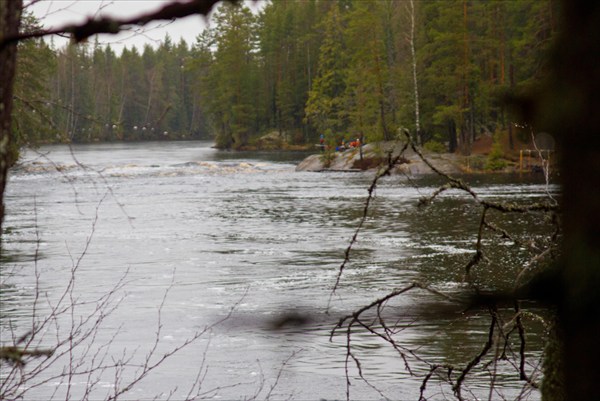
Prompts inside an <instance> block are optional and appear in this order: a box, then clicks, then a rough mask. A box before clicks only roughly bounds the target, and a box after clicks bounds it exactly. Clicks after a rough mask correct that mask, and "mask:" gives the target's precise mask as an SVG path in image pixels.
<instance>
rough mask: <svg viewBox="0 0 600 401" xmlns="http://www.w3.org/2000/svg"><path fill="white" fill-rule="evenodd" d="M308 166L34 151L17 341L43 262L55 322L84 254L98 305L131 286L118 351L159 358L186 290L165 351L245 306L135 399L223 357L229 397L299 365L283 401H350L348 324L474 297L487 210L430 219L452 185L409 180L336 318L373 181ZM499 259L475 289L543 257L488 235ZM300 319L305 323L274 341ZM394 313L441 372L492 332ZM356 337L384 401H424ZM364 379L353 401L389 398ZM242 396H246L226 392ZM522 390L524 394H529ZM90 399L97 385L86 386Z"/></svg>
mask: <svg viewBox="0 0 600 401" xmlns="http://www.w3.org/2000/svg"><path fill="white" fill-rule="evenodd" d="M304 156H305V154H302V153H280V154H274V153H265V152H263V153H232V152H222V151H217V150H215V149H212V148H211V147H210V144H208V143H206V142H177V143H149V144H102V145H79V146H75V147H73V151H72V153H71V151H70V150H69V149H68V148H66V147H64V146H49V147H43V148H41V149H40V150H39V151H38V152H35V153H34V152H30V153H28V154H27V157H26V160H25V161H24V162H23V163H22V164H21V165H20V166H18V167H17V168H15V169H14V170H13V171H12V174H11V177H10V185H9V188H8V191H7V193H6V204H7V210H8V213H7V218H6V222H5V226H6V231H5V233H4V235H3V240H4V243H3V248H2V265H1V269H2V284H1V285H0V295H1V296H2V304H1V307H0V329H1V330H2V333H3V335H2V341H3V342H4V341H6V338H10V337H7V336H6V334H7V333H10V332H11V331H14V332H15V333H16V335H20V334H23V333H24V332H25V331H27V330H28V329H29V327H30V319H31V307H32V304H33V299H34V295H35V285H36V282H35V274H34V272H35V270H34V263H33V260H34V256H35V255H36V254H37V264H36V267H35V268H37V271H39V272H40V279H39V281H38V283H37V285H38V286H39V291H40V292H41V293H42V294H44V297H45V298H44V301H43V302H40V303H39V304H38V305H37V307H38V313H40V314H43V313H44V312H45V311H47V309H48V308H49V305H52V304H53V302H55V301H56V298H57V297H58V296H60V294H61V293H62V291H63V289H64V287H65V285H66V283H67V282H68V278H69V277H70V271H71V269H72V267H73V266H74V265H75V264H77V260H78V258H79V257H80V255H81V254H82V253H83V252H85V256H84V257H83V258H82V259H81V262H80V263H79V264H78V272H77V282H76V290H75V291H76V294H77V295H78V296H79V297H81V299H95V298H97V297H98V296H100V295H102V294H103V293H105V292H106V291H108V290H110V289H111V288H113V286H114V285H115V283H116V282H117V281H118V280H119V279H120V278H121V277H122V276H123V274H124V273H125V272H126V271H127V272H128V273H127V279H126V282H127V283H126V286H125V288H124V289H123V291H122V292H119V294H118V295H119V296H124V300H123V301H122V302H121V304H120V305H119V308H118V309H116V310H115V311H114V312H113V313H112V314H111V316H110V317H109V318H107V320H106V325H105V326H103V328H102V329H101V330H100V332H99V333H98V338H97V340H98V342H99V343H104V342H106V341H109V340H110V339H111V338H112V337H111V336H112V335H113V334H114V331H115V329H116V328H118V327H121V329H120V333H119V335H118V336H117V337H116V338H115V339H114V340H113V343H112V345H111V349H112V350H113V351H112V352H114V353H115V354H119V353H120V352H122V350H123V349H127V350H132V349H138V348H142V349H146V348H148V347H151V346H152V342H153V341H154V338H155V337H154V336H155V331H156V322H157V308H158V305H159V304H160V300H161V299H162V297H163V295H164V293H165V291H166V290H167V288H169V287H170V286H172V288H171V289H170V290H169V293H168V297H167V301H166V303H165V306H164V309H163V312H162V324H163V329H162V333H161V335H162V338H161V340H162V341H161V344H163V345H164V346H165V347H168V346H169V345H171V344H172V345H175V344H177V343H178V342H181V341H183V340H185V338H186V337H188V336H190V335H191V334H192V333H193V332H194V331H195V330H197V329H198V328H200V327H204V326H205V325H207V324H211V323H212V322H214V321H216V320H218V319H220V318H223V317H224V316H225V315H227V313H229V311H230V310H231V308H232V307H233V306H234V305H236V307H235V310H234V312H233V316H232V318H230V319H229V320H227V321H226V322H225V323H223V324H222V325H220V326H218V327H216V328H215V329H214V330H213V331H212V332H211V334H207V335H206V336H205V338H203V339H202V340H201V341H199V342H198V343H197V344H194V345H193V346H192V348H191V349H188V350H186V351H185V352H184V353H182V354H179V355H177V356H176V357H175V358H174V359H172V360H171V361H169V362H168V363H167V364H166V365H165V368H164V369H161V370H159V371H157V372H155V373H154V376H153V377H154V378H153V379H152V381H145V382H144V384H143V385H142V386H140V388H139V390H136V391H137V392H135V393H133V396H134V397H136V398H144V397H146V398H147V397H149V396H150V395H151V394H157V393H161V392H164V391H165V389H166V388H171V387H173V386H176V387H179V388H183V387H185V386H186V385H187V384H186V383H188V382H190V381H191V380H193V378H194V377H195V374H196V369H195V368H193V369H192V367H197V366H200V365H201V361H202V359H203V358H204V354H205V353H206V361H208V362H207V363H208V365H209V369H208V373H207V374H206V377H205V379H204V381H205V387H206V388H215V387H220V388H221V390H220V391H218V396H219V397H223V398H226V399H227V398H242V397H244V396H251V395H252V394H254V393H255V392H256V391H257V390H256V389H257V387H260V383H261V380H263V381H265V382H266V383H270V384H272V383H273V380H274V379H275V377H277V375H278V374H279V369H280V368H281V366H282V365H284V364H285V370H284V371H283V372H282V373H281V377H280V379H279V381H278V383H277V387H276V389H275V390H274V392H273V393H272V396H273V398H289V397H291V398H295V399H319V398H327V399H329V398H345V378H344V360H345V357H346V354H345V351H344V344H345V338H344V337H343V336H335V337H334V338H333V341H329V332H330V330H331V329H332V327H333V326H334V325H335V323H336V322H337V320H338V319H339V318H340V317H341V316H342V315H344V314H346V313H348V312H351V311H352V310H354V309H355V308H357V307H358V306H361V305H363V304H364V303H365V302H368V301H370V300H373V299H376V298H377V297H380V296H382V295H384V294H386V293H387V292H388V291H389V290H391V289H392V288H398V287H401V286H404V285H406V284H408V283H411V282H414V281H420V282H427V283H430V284H432V285H433V286H435V287H436V288H438V289H440V290H443V291H445V292H447V293H450V294H459V293H460V292H461V291H463V288H464V285H463V284H462V279H463V275H464V266H465V263H466V261H468V260H469V258H470V257H471V256H472V254H473V252H474V243H475V240H476V236H477V225H478V223H479V219H480V217H481V216H480V213H481V211H480V210H479V209H478V208H477V207H476V206H475V205H474V204H473V203H472V202H470V201H469V199H467V198H465V197H464V196H462V195H461V194H460V193H458V192H449V193H448V194H446V195H445V196H443V197H441V198H440V199H438V200H437V201H436V202H435V204H434V205H433V206H432V207H428V208H424V209H420V208H417V207H416V204H417V201H418V199H419V198H420V197H421V196H423V195H425V194H428V193H431V191H432V190H433V189H434V188H435V187H436V185H438V184H439V183H440V180H439V179H437V178H435V177H425V178H421V179H418V180H417V181H416V185H415V183H414V182H409V181H407V180H406V179H405V178H403V177H388V178H386V179H384V180H383V182H382V184H381V185H380V187H379V188H378V190H377V192H376V198H375V199H374V202H373V207H372V209H371V210H370V212H369V215H368V218H367V221H366V222H365V225H364V230H363V231H362V232H361V233H360V235H359V239H358V242H357V243H356V245H355V248H354V250H353V252H352V256H351V261H350V263H349V264H348V266H347V267H346V269H345V272H344V275H343V276H342V280H341V285H340V288H339V290H338V292H337V293H336V295H335V296H334V297H333V298H332V304H331V308H330V310H329V313H325V312H326V311H325V308H326V306H327V303H328V300H329V296H330V291H331V288H332V286H333V283H334V282H335V277H336V274H337V268H338V267H339V265H340V263H341V261H342V260H343V257H344V251H345V249H346V247H347V244H348V241H349V239H350V238H351V236H352V234H353V232H354V229H355V227H356V226H357V224H358V222H359V221H360V218H361V216H362V210H363V202H364V199H365V197H366V195H367V191H366V189H367V187H368V185H369V183H370V180H371V178H372V176H371V175H370V173H358V174H344V173H332V174H316V173H297V172H295V171H294V168H295V163H296V162H298V161H299V160H301V159H302V158H303V157H304ZM469 179H470V182H472V185H474V186H475V187H476V190H477V191H478V192H479V193H480V194H481V196H483V197H489V198H492V199H496V198H498V199H500V198H505V197H514V196H517V197H520V198H524V197H527V198H529V199H531V200H536V199H539V198H541V197H543V196H544V195H545V191H546V187H545V185H544V184H543V183H542V182H532V181H531V178H529V179H528V180H525V179H523V180H519V178H518V177H509V178H507V177H501V176H496V177H471V178H469ZM552 189H553V190H555V188H552ZM491 214H492V216H491V217H492V219H493V220H494V222H495V223H497V224H498V225H501V226H502V227H504V228H506V229H510V230H512V231H514V232H517V233H524V232H525V231H527V233H528V234H527V235H528V238H529V239H531V238H535V237H536V236H541V235H543V234H544V233H545V232H547V231H548V230H549V229H551V223H550V222H547V221H544V220H540V219H539V216H537V215H535V214H531V215H525V216H511V217H508V218H507V217H505V216H500V215H493V213H491ZM96 216H97V218H96ZM90 237H91V241H90V245H89V247H88V248H87V249H86V243H87V241H88V240H89V239H90ZM490 238H492V237H490ZM484 246H486V247H487V248H486V251H487V252H488V257H490V259H491V262H490V263H487V264H485V265H484V266H482V268H481V269H476V271H475V279H476V280H478V282H480V283H481V284H482V286H484V287H486V288H492V289H502V288H510V287H511V286H512V284H513V280H514V277H515V272H516V271H517V269H519V268H520V267H521V266H523V265H524V264H525V263H526V262H527V258H528V257H529V254H528V251H527V249H526V248H525V247H523V246H520V245H515V244H514V243H513V242H512V241H507V240H502V241H493V242H492V240H491V239H486V242H485V243H484ZM87 307H89V305H88V306H87ZM86 311H89V309H86V307H82V308H81V310H79V311H78V312H80V313H82V314H84V313H85V312H86ZM287 312H291V313H293V316H300V317H302V320H301V321H294V320H293V319H292V320H290V321H289V322H288V323H289V324H285V325H282V326H281V327H279V329H278V330H275V331H272V330H268V328H269V327H272V324H273V322H277V321H280V320H278V319H281V317H282V316H284V313H287ZM386 313H389V314H390V319H391V318H393V319H395V322H396V324H397V327H402V328H403V330H402V331H400V332H399V334H398V335H399V337H400V339H401V341H402V342H403V343H404V344H405V345H407V346H410V347H413V348H415V349H418V350H419V353H420V354H421V355H423V356H425V357H428V358H432V360H435V361H438V362H440V363H443V362H446V363H458V364H460V363H465V362H466V361H468V360H469V358H471V357H472V356H473V355H474V354H476V353H477V352H479V351H480V349H481V344H482V341H485V340H484V339H485V336H486V335H487V334H486V333H487V328H488V325H489V316H488V315H487V313H486V312H485V311H484V310H470V311H468V312H465V311H464V309H463V308H462V306H461V307H457V306H456V305H451V306H444V304H443V302H442V301H441V300H440V299H437V298H435V297H434V296H432V294H429V293H426V292H423V291H414V292H411V293H409V294H407V295H406V296H404V297H402V298H399V299H397V300H395V301H394V302H390V304H389V305H388V306H387V308H386ZM465 313H466V314H467V315H465ZM542 333H543V328H542V327H540V326H539V324H538V325H532V326H531V329H530V330H529V331H528V332H527V336H528V351H527V352H528V353H530V354H532V355H538V356H539V355H540V353H541V342H540V341H541V340H540V337H541V336H542ZM482 339H483V340H482ZM354 341H355V344H356V347H357V348H356V352H357V354H358V355H360V356H361V358H363V369H364V373H365V375H366V376H368V378H369V380H370V382H371V383H372V384H374V385H376V387H377V388H378V389H380V390H381V391H382V392H383V394H385V395H386V396H388V397H390V398H393V399H398V398H415V399H416V398H418V392H419V390H418V389H419V386H420V379H416V378H411V377H410V376H409V374H408V373H407V372H406V370H405V369H404V363H403V362H402V360H401V359H400V358H399V357H398V355H397V353H395V352H394V351H393V350H390V347H389V346H386V344H384V343H383V342H381V341H380V340H378V339H377V338H374V337H373V336H372V335H368V334H366V333H356V335H355V337H354ZM142 353H143V351H142ZM291 355H293V357H292V358H291V359H290V360H289V362H286V360H287V359H288V358H289V357H290V356H291ZM352 374H353V375H354V374H355V372H352ZM400 378H401V379H402V380H399V379H400ZM352 380H353V381H352V383H353V389H352V391H353V393H352V394H353V398H360V399H379V398H381V397H382V396H381V394H379V393H378V392H375V391H374V390H373V389H372V388H371V387H369V386H368V385H366V384H365V383H364V382H362V381H359V380H356V379H352ZM480 380H481V382H480V383H478V382H477V380H476V381H475V382H474V383H473V385H474V387H477V386H478V385H479V386H483V387H485V383H487V382H486V380H487V378H481V379H480ZM511 380H512V379H511ZM234 383H235V384H239V385H237V386H235V387H227V386H229V385H231V384H234ZM508 384H509V385H508V387H511V386H512V387H513V388H514V389H516V390H515V391H516V392H517V393H518V389H519V388H520V386H521V385H520V384H519V383H518V382H516V381H514V380H513V381H512V382H509V383H508ZM106 385H107V386H108V387H110V385H111V384H110V380H108V381H107V382H106ZM52 386H53V384H52V383H47V384H46V385H44V386H41V387H40V388H38V389H36V390H35V394H37V395H39V396H40V397H42V398H44V397H46V396H47V395H48V394H51V393H52V392H53V391H54V390H55V388H53V387H52ZM78 386H79V387H78ZM75 388H80V389H81V388H85V380H82V381H80V382H79V383H77V384H76V385H75ZM399 394H400V395H401V396H398V395H399ZM211 395H214V394H213V393H211ZM533 397H534V398H535V397H536V395H535V394H534V396H533Z"/></svg>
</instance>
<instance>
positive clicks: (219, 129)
mask: <svg viewBox="0 0 600 401" xmlns="http://www.w3.org/2000/svg"><path fill="white" fill-rule="evenodd" d="M557 20H558V16H557V10H556V4H555V2H554V1H553V0H522V1H495V2H487V1H473V0H461V1H445V0H437V1H436V0H432V1H426V2H425V1H412V0H411V1H395V0H380V1H360V0H337V1H319V0H302V1H299V0H278V1H274V2H271V3H269V4H267V5H266V6H265V7H264V8H263V10H262V11H261V12H260V13H259V14H254V13H252V12H251V11H250V10H249V9H248V8H246V7H244V6H243V5H240V4H238V5H232V4H229V3H225V4H222V5H221V6H220V7H219V8H218V9H217V10H216V11H215V12H214V13H213V15H212V16H211V18H210V22H209V27H208V29H206V30H205V31H204V32H203V33H202V34H201V35H199V36H198V37H197V38H196V39H195V42H194V43H191V44H190V43H187V42H185V41H184V40H181V41H180V42H179V43H173V41H172V40H171V39H170V38H169V37H168V36H167V37H165V38H164V40H163V41H162V43H160V45H158V46H157V47H156V48H153V47H152V46H150V45H147V46H145V47H144V48H143V49H141V50H139V49H136V48H129V49H127V48H126V49H124V50H123V52H122V53H121V54H120V55H119V54H116V53H115V51H114V50H113V49H111V47H110V46H101V45H99V44H98V42H97V41H96V42H95V43H93V42H92V43H86V44H79V45H73V46H67V47H64V48H56V46H54V45H53V43H52V42H50V43H48V42H45V41H43V40H32V41H24V42H22V43H20V44H19V46H20V49H19V53H18V56H19V59H18V65H17V78H16V85H15V117H16V118H15V121H14V128H15V132H16V136H17V141H16V146H17V148H18V146H23V145H26V144H30V145H31V144H37V143H43V142H56V141H64V142H92V141H119V140H126V141H131V140H159V139H191V138H195V139H198V138H214V139H215V142H216V144H217V146H218V147H221V148H234V149H240V148H244V147H245V146H247V145H249V144H252V142H253V141H254V140H256V138H257V137H258V136H260V135H263V134H265V133H268V132H273V131H277V132H278V133H279V134H280V135H281V136H282V138H285V139H286V140H287V141H288V142H290V143H315V142H316V141H318V138H319V136H320V135H324V136H325V139H326V140H327V141H328V142H330V143H334V142H337V141H339V140H340V139H341V138H347V139H348V138H362V139H363V141H377V140H389V139H392V138H394V137H395V136H396V135H397V132H398V128H399V127H406V128H408V129H409V130H410V131H411V132H414V133H416V134H415V138H416V139H417V140H418V141H419V142H420V143H426V142H431V143H436V142H437V143H440V144H443V145H444V146H446V147H447V148H448V150H449V151H457V150H460V151H462V152H464V153H467V154H468V153H469V151H470V147H471V144H472V143H473V141H474V140H475V139H476V138H477V137H478V136H480V135H489V136H492V135H495V137H496V138H499V137H500V136H502V135H504V136H505V137H507V138H508V142H509V143H510V144H511V145H512V143H513V136H514V135H516V134H515V133H513V132H512V129H511V128H512V124H510V123H509V122H510V121H511V120H510V117H509V113H508V110H506V108H505V107H504V102H503V101H502V99H503V97H504V96H506V95H509V94H514V93H518V92H519V91H522V90H525V89H528V88H530V87H531V86H533V85H536V83H537V82H539V81H540V80H541V78H543V75H544V71H545V66H544V60H545V58H544V52H545V51H546V50H547V48H548V46H549V44H550V40H549V39H550V38H551V37H552V36H553V35H554V34H555V32H556V30H557V26H556V25H557V23H556V21H557ZM38 23H39V22H38V21H36V20H35V19H34V18H33V17H31V16H29V17H27V18H25V21H24V28H23V29H25V30H27V29H35V28H36V25H37V24H38ZM15 150H16V149H15Z"/></svg>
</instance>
